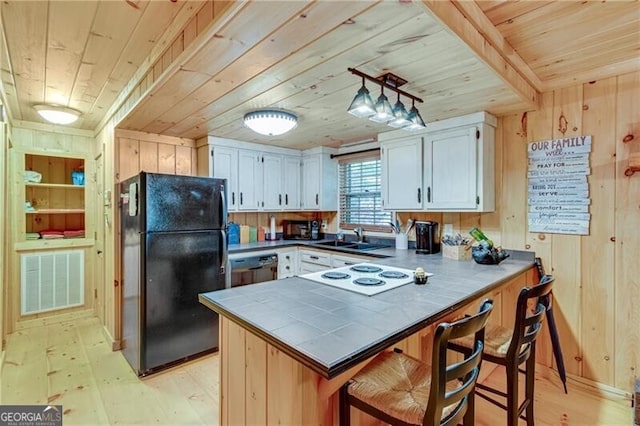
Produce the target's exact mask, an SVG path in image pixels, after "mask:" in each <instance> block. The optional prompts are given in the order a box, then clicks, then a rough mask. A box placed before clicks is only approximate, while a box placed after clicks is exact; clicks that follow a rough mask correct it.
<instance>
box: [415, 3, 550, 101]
mask: <svg viewBox="0 0 640 426" xmlns="http://www.w3.org/2000/svg"><path fill="white" fill-rule="evenodd" d="M421 4H422V6H423V7H424V8H425V9H426V10H427V11H428V12H429V13H430V14H431V15H433V17H434V18H435V19H437V20H438V21H440V22H441V23H442V24H443V25H444V27H445V28H446V29H447V30H448V31H450V32H451V33H453V34H454V35H455V36H457V37H458V38H459V39H460V40H461V41H462V42H463V43H465V44H466V45H467V46H468V47H469V48H470V49H471V50H472V51H473V52H474V53H475V54H476V56H477V57H478V59H479V60H481V61H482V62H483V63H485V64H486V65H488V66H489V67H490V68H491V69H493V70H494V71H495V73H496V74H497V75H498V76H499V77H500V78H501V79H502V80H503V81H504V82H505V83H506V84H507V85H509V87H511V89H513V90H514V91H515V93H516V94H517V95H518V96H519V97H520V98H521V99H522V100H523V102H525V103H526V104H527V105H528V106H530V107H531V108H534V109H537V108H538V105H539V99H540V93H539V90H540V88H541V86H542V83H541V82H540V79H539V78H538V77H537V76H536V75H535V74H534V73H533V71H532V70H531V69H530V68H529V66H527V64H526V63H525V62H524V60H522V58H521V57H520V56H519V55H518V54H517V53H516V52H515V51H514V50H513V48H512V47H511V46H510V45H509V43H507V41H506V40H505V39H504V37H502V35H501V34H500V32H499V31H498V30H497V29H496V27H494V26H493V24H492V23H491V21H489V18H487V17H486V15H485V14H484V13H483V12H482V10H481V9H480V8H479V6H478V5H477V4H476V3H475V2H453V1H449V0H447V1H442V0H422V2H421Z"/></svg>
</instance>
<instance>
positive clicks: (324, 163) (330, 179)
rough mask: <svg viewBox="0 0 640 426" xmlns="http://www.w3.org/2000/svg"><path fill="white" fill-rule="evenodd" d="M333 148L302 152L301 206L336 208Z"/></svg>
mask: <svg viewBox="0 0 640 426" xmlns="http://www.w3.org/2000/svg"><path fill="white" fill-rule="evenodd" d="M334 152H335V150H333V149H331V148H324V147H319V148H313V149H310V150H307V151H304V152H303V153H302V208H303V209H304V210H325V211H326V210H338V162H337V161H336V160H333V159H331V154H332V153H334Z"/></svg>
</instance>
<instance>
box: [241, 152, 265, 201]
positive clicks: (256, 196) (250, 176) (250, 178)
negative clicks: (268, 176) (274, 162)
mask: <svg viewBox="0 0 640 426" xmlns="http://www.w3.org/2000/svg"><path fill="white" fill-rule="evenodd" d="M260 159H261V156H260V153H259V152H256V151H251V150H245V149H240V150H238V198H239V200H238V210H258V207H260V202H261V198H262V185H260V184H258V185H256V183H259V182H261V181H262V173H261V171H262V170H261V167H260V165H261V163H260Z"/></svg>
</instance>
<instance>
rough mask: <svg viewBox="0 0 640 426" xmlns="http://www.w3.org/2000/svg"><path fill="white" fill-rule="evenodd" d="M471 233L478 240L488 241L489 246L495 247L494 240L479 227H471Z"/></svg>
mask: <svg viewBox="0 0 640 426" xmlns="http://www.w3.org/2000/svg"><path fill="white" fill-rule="evenodd" d="M469 234H471V236H472V237H473V238H474V239H475V240H476V241H478V242H480V241H486V242H487V244H489V248H491V247H493V241H491V240H490V239H489V238H488V237H487V236H486V235H484V233H483V232H482V231H481V230H480V229H479V228H471V230H470V231H469Z"/></svg>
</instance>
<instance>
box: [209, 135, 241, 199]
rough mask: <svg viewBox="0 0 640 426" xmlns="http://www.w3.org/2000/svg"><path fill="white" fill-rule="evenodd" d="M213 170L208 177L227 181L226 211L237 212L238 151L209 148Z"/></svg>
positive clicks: (222, 147) (224, 148)
mask: <svg viewBox="0 0 640 426" xmlns="http://www.w3.org/2000/svg"><path fill="white" fill-rule="evenodd" d="M211 157H212V158H213V160H212V162H213V170H212V173H211V175H210V176H212V177H217V178H221V179H227V209H228V210H229V211H237V210H238V204H239V198H238V150H237V149H234V148H227V147H224V146H221V147H215V148H211Z"/></svg>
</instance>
